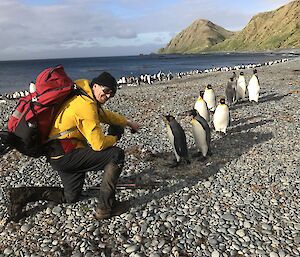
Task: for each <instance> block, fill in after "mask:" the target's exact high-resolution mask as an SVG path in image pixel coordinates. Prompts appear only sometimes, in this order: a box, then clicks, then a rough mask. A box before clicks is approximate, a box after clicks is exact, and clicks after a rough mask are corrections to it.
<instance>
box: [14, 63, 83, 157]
mask: <svg viewBox="0 0 300 257" xmlns="http://www.w3.org/2000/svg"><path fill="white" fill-rule="evenodd" d="M78 92H79V90H78V89H77V88H76V85H75V84H74V82H73V81H72V80H71V79H70V78H69V77H68V76H67V74H66V73H65V71H64V68H63V66H61V65H59V66H56V67H54V68H47V69H45V70H44V71H42V72H41V73H40V74H39V75H38V76H37V78H36V91H35V92H34V93H30V94H29V95H27V96H24V97H22V98H20V100H19V102H18V105H17V107H16V109H15V111H14V112H13V114H12V115H11V117H10V118H9V121H8V132H9V141H10V144H11V146H12V147H13V148H16V149H17V150H18V151H19V152H21V153H23V154H25V155H27V156H31V157H39V156H42V155H44V154H45V151H46V147H45V145H46V143H47V140H48V135H49V132H50V130H51V127H52V125H53V122H54V118H55V116H56V114H57V112H58V110H59V108H60V107H61V105H62V103H63V102H65V101H66V99H69V98H70V97H71V96H74V95H76V94H77V93H78Z"/></svg>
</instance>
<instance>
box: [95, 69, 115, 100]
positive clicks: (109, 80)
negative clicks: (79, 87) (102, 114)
mask: <svg viewBox="0 0 300 257" xmlns="http://www.w3.org/2000/svg"><path fill="white" fill-rule="evenodd" d="M90 85H91V88H92V90H93V94H94V97H95V98H96V100H97V101H98V102H99V103H101V104H104V103H105V102H106V101H107V100H108V99H109V98H111V97H113V96H114V95H115V94H116V92H117V88H118V84H117V81H116V79H115V78H114V77H113V76H112V75H110V74H109V73H108V72H102V73H101V74H100V75H99V76H98V77H96V78H93V80H92V82H91V84H90Z"/></svg>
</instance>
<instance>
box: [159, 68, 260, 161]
mask: <svg viewBox="0 0 300 257" xmlns="http://www.w3.org/2000/svg"><path fill="white" fill-rule="evenodd" d="M236 77H237V76H236V73H235V72H233V75H232V76H231V77H230V78H229V80H228V82H227V85H226V88H225V92H224V95H226V97H221V98H220V100H219V103H217V100H216V99H217V98H216V94H215V91H214V89H213V87H212V85H211V84H208V85H207V86H206V88H205V90H204V91H203V90H200V92H199V96H198V98H197V100H196V102H195V104H194V108H193V109H192V110H190V111H187V112H185V114H186V115H189V116H192V119H191V125H192V135H193V138H194V142H195V145H196V148H197V153H196V154H195V155H194V156H195V157H199V160H200V161H205V160H206V159H207V158H208V157H209V156H211V155H212V151H211V130H212V128H213V129H214V130H215V132H217V133H221V134H223V135H226V133H227V128H228V127H229V126H230V120H231V119H230V107H231V106H232V105H234V104H236V103H237V102H241V101H244V100H245V99H246V95H247V94H248V99H249V101H250V102H256V103H257V102H258V100H259V91H260V84H259V79H258V75H257V70H256V69H254V70H253V75H252V76H251V78H250V80H249V83H248V87H247V85H246V79H245V75H244V73H243V72H240V74H239V77H238V78H236ZM211 114H212V121H211V119H210V115H211ZM163 119H164V121H165V123H166V127H167V136H168V138H169V141H170V142H171V145H172V148H173V151H174V154H175V161H174V162H173V163H172V164H171V165H170V166H171V167H176V166H178V165H180V164H183V163H185V164H189V163H190V159H189V155H188V147H187V141H186V135H185V132H184V130H183V128H182V127H181V125H180V124H179V123H178V122H177V121H176V119H175V117H174V116H172V115H169V114H168V115H165V116H164V118H163Z"/></svg>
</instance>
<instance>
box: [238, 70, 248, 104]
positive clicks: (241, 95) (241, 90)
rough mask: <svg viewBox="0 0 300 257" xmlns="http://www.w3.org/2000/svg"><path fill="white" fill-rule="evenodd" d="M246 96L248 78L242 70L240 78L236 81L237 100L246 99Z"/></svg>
mask: <svg viewBox="0 0 300 257" xmlns="http://www.w3.org/2000/svg"><path fill="white" fill-rule="evenodd" d="M245 97H246V80H245V76H244V72H240V75H239V78H238V80H237V83H236V101H238V100H240V99H242V100H245Z"/></svg>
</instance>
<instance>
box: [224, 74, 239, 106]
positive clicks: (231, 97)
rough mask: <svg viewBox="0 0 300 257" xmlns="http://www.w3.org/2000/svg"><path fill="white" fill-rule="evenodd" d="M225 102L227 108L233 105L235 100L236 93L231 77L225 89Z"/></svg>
mask: <svg viewBox="0 0 300 257" xmlns="http://www.w3.org/2000/svg"><path fill="white" fill-rule="evenodd" d="M225 94H226V100H227V103H228V105H229V106H231V105H233V104H234V102H235V99H236V92H235V86H234V79H233V77H231V78H230V79H229V81H228V82H227V86H226V89H225Z"/></svg>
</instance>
